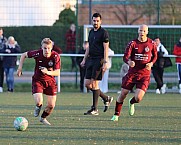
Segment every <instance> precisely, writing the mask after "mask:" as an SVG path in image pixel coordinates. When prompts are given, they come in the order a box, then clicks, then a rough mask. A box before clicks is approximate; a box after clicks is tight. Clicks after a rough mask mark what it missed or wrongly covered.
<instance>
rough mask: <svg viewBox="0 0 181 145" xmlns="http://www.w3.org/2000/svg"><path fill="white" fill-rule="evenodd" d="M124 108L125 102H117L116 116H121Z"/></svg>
mask: <svg viewBox="0 0 181 145" xmlns="http://www.w3.org/2000/svg"><path fill="white" fill-rule="evenodd" d="M122 106H123V102H121V103H119V102H117V101H116V106H115V113H114V115H117V116H119V115H120V113H121V109H122Z"/></svg>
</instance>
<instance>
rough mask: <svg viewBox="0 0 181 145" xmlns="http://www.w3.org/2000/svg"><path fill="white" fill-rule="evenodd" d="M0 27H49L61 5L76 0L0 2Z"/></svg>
mask: <svg viewBox="0 0 181 145" xmlns="http://www.w3.org/2000/svg"><path fill="white" fill-rule="evenodd" d="M0 1H1V3H0V19H1V20H0V26H40V25H45V26H51V25H52V24H53V23H54V22H55V20H57V19H58V16H59V13H60V11H62V10H63V9H64V7H63V5H65V4H66V3H67V2H71V3H72V5H75V3H76V0H0Z"/></svg>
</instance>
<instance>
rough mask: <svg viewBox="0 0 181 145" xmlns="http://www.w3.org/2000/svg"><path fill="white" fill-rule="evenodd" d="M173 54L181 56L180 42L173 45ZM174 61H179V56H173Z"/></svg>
mask: <svg viewBox="0 0 181 145" xmlns="http://www.w3.org/2000/svg"><path fill="white" fill-rule="evenodd" d="M173 54H174V55H177V56H181V43H178V44H176V45H174V49H173ZM175 61H176V63H181V57H176V58H175Z"/></svg>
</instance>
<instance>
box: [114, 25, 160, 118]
mask: <svg viewBox="0 0 181 145" xmlns="http://www.w3.org/2000/svg"><path fill="white" fill-rule="evenodd" d="M147 34H148V26H147V25H141V26H140V27H139V29H138V38H137V39H135V40H132V41H131V42H129V44H128V45H127V47H126V50H125V53H124V56H123V61H124V62H125V63H127V64H128V65H129V70H128V73H127V74H126V75H125V76H124V77H123V78H122V86H121V88H122V89H121V93H120V95H119V96H118V98H117V100H116V106H115V113H114V115H113V117H112V119H111V120H112V121H118V117H119V116H120V112H121V109H122V105H123V102H124V99H125V98H126V97H127V94H128V93H129V91H130V90H132V89H133V87H134V86H136V90H135V94H134V97H133V98H130V99H129V115H131V116H132V115H134V112H135V108H134V104H135V103H139V102H140V101H141V100H142V99H143V96H144V95H145V92H146V91H147V88H148V85H149V83H150V74H151V67H152V66H153V64H154V63H155V61H156V59H157V49H156V46H155V44H154V42H153V40H151V39H150V38H148V37H147Z"/></svg>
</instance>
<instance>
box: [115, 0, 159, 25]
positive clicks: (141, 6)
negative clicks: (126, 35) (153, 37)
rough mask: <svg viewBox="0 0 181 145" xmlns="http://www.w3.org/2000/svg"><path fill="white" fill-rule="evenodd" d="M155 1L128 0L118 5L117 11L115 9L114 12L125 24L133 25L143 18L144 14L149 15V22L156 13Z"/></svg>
mask: <svg viewBox="0 0 181 145" xmlns="http://www.w3.org/2000/svg"><path fill="white" fill-rule="evenodd" d="M154 1H155V0H149V1H135V0H127V1H125V3H122V4H121V5H116V6H115V7H116V8H117V11H114V12H113V13H114V14H115V15H116V18H117V19H119V21H120V22H121V24H124V25H133V24H134V23H135V22H136V21H139V20H140V19H142V18H143V16H147V17H148V18H149V23H151V17H152V16H153V15H155V10H156V9H155V7H156V5H155V3H154Z"/></svg>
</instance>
